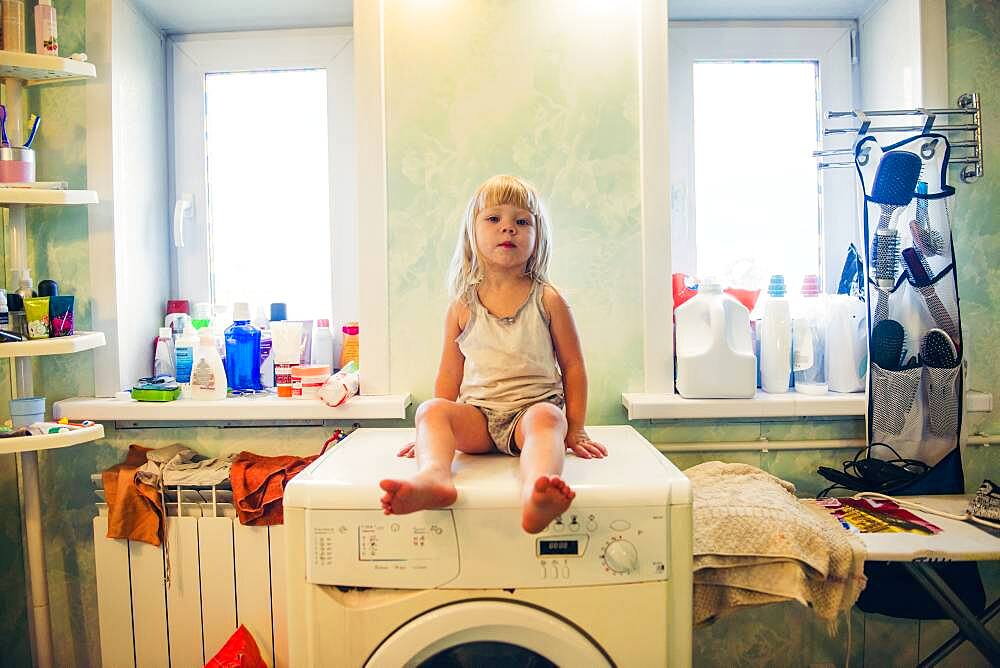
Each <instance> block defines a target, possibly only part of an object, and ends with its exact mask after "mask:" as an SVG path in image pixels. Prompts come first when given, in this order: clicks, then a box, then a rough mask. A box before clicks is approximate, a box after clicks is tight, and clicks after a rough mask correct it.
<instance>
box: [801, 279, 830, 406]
mask: <svg viewBox="0 0 1000 668" xmlns="http://www.w3.org/2000/svg"><path fill="white" fill-rule="evenodd" d="M801 295H802V296H801V298H800V299H799V300H798V301H797V302H796V304H795V307H796V308H795V313H794V320H793V321H792V365H793V368H794V370H795V391H796V392H801V393H802V394H826V392H827V389H828V388H827V382H826V300H825V299H824V298H823V295H822V294H820V291H819V277H818V276H816V275H815V274H809V275H808V276H806V277H805V278H804V279H803V280H802V292H801Z"/></svg>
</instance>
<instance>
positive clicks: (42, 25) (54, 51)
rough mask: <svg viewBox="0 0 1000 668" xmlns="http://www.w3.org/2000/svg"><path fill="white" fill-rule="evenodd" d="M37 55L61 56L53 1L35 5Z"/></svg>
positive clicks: (39, 0) (41, 1)
mask: <svg viewBox="0 0 1000 668" xmlns="http://www.w3.org/2000/svg"><path fill="white" fill-rule="evenodd" d="M35 53H37V54H40V55H43V56H58V55H59V33H58V31H57V30H56V8H55V7H53V6H52V0H38V4H37V5H35Z"/></svg>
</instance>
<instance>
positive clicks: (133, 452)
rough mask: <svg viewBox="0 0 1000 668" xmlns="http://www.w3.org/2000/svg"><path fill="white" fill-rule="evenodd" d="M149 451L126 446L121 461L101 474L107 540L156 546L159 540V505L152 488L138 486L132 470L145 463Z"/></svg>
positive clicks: (161, 526)
mask: <svg viewBox="0 0 1000 668" xmlns="http://www.w3.org/2000/svg"><path fill="white" fill-rule="evenodd" d="M148 451H149V448H144V447H142V446H141V445H130V446H128V456H127V457H126V458H125V461H124V462H123V463H121V464H118V465H116V466H112V467H111V468H109V469H108V470H107V471H104V473H102V474H101V482H102V483H103V484H104V499H105V500H106V501H107V504H108V538H126V539H128V540H141V541H142V542H144V543H149V544H150V545H157V546H158V545H159V544H160V541H161V540H162V538H163V503H162V501H161V499H160V494H159V492H157V490H156V488H155V487H153V486H152V485H146V484H143V483H140V482H139V481H138V480H136V478H135V472H136V470H137V469H138V468H139V467H140V466H142V465H143V464H145V463H146V453H147V452H148Z"/></svg>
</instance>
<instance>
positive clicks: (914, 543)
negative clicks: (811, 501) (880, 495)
mask: <svg viewBox="0 0 1000 668" xmlns="http://www.w3.org/2000/svg"><path fill="white" fill-rule="evenodd" d="M906 498H907V499H909V500H912V501H914V502H915V503H919V504H920V505H922V506H927V507H928V508H934V509H936V510H941V511H943V512H946V513H952V514H957V515H961V514H963V513H964V512H965V508H966V507H967V506H968V504H969V497H965V496H960V495H958V496H950V495H942V496H913V497H906ZM911 512H914V513H916V514H917V515H920V516H921V517H923V518H925V519H927V520H928V521H929V522H931V523H932V524H935V525H937V526H939V527H941V532H940V533H937V534H934V535H932V536H926V535H920V534H911V533H863V534H860V538H861V540H862V541H863V542H864V544H865V548H866V549H867V551H868V554H867V556H866V557H865V559H866V561H896V562H901V563H902V564H903V565H904V567H905V568H906V569H907V570H908V571H909V572H910V573H911V574H912V575H913V578H914V579H915V580H916V581H917V582H919V583H920V586H922V587H923V588H924V589H925V590H926V591H927V593H928V594H930V596H931V597H933V598H934V600H935V601H937V603H938V604H939V605H940V606H941V609H942V610H944V611H945V613H947V615H948V616H949V617H951V619H952V621H954V622H955V624H956V625H957V626H958V633H956V634H955V635H954V636H952V637H951V638H949V639H948V640H947V641H946V642H945V643H944V644H943V645H941V646H940V647H939V648H938V649H936V650H935V651H933V652H931V654H930V655H929V656H928V657H927V658H926V659H925V660H924V661H922V662H921V663H920V666H933V665H935V664H937V663H938V662H939V661H941V659H943V658H944V657H945V656H947V655H948V654H949V653H951V651H952V650H954V649H955V648H956V647H958V646H959V645H960V644H961V643H962V641H963V640H969V641H970V642H971V643H972V644H973V645H975V646H976V648H977V649H978V650H979V651H980V652H982V653H983V656H985V657H986V658H987V659H989V661H990V664H991V665H994V666H1000V642H998V641H997V639H996V638H994V637H993V636H992V635H991V634H990V632H989V631H988V630H987V629H986V626H985V624H986V622H988V621H989V620H990V619H992V618H993V617H994V616H995V615H996V614H997V612H998V611H1000V599H997V600H996V601H994V602H993V603H991V604H990V605H989V606H988V607H987V608H986V610H985V611H984V612H983V615H982V617H977V616H976V615H975V614H974V613H973V612H972V611H971V610H969V608H968V606H967V605H965V603H964V602H963V601H962V600H961V599H960V598H959V597H958V595H956V594H955V592H954V591H953V590H952V589H951V587H949V586H948V584H947V583H946V582H945V581H944V580H943V579H942V578H941V576H940V575H938V574H937V571H935V570H934V569H933V568H931V566H930V563H932V562H940V561H1000V538H998V537H997V536H994V535H991V534H989V533H987V532H986V531H983V530H982V529H979V528H977V527H976V526H975V525H973V524H971V523H969V522H962V521H959V520H952V519H948V518H946V517H940V516H938V515H932V514H930V513H925V512H921V511H919V510H913V511H911Z"/></svg>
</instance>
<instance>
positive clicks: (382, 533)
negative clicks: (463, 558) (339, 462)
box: [306, 510, 459, 589]
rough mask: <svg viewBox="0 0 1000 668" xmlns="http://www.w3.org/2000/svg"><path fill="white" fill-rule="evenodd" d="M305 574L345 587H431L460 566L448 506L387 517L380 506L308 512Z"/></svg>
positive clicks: (313, 580)
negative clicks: (376, 507)
mask: <svg viewBox="0 0 1000 668" xmlns="http://www.w3.org/2000/svg"><path fill="white" fill-rule="evenodd" d="M306 554H307V561H306V579H307V580H308V581H309V582H311V583H313V584H329V585H341V586H347V587H386V588H403V589H408V588H421V589H423V588H430V587H437V586H440V585H442V584H444V583H446V582H448V581H449V580H452V579H454V578H455V576H456V575H457V574H458V571H459V564H458V547H457V544H456V540H455V524H454V521H453V518H452V514H451V512H450V511H447V510H428V511H424V512H420V513H414V514H412V515H393V516H386V515H384V514H382V511H380V510H309V511H306Z"/></svg>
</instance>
